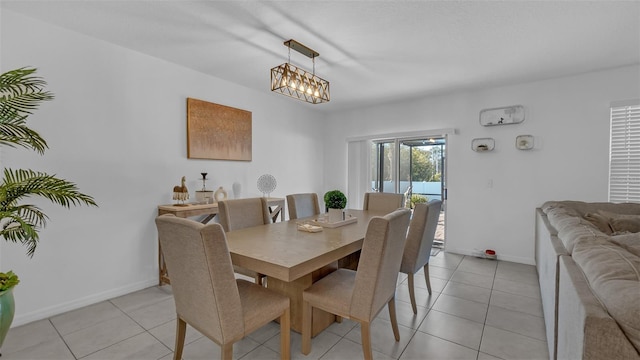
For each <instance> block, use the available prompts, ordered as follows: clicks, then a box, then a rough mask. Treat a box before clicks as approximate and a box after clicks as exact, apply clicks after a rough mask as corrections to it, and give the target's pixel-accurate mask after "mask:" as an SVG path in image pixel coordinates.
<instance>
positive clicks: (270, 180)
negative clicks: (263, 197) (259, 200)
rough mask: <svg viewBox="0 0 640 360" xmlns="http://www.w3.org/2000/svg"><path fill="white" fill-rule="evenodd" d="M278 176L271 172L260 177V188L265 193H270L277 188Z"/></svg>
mask: <svg viewBox="0 0 640 360" xmlns="http://www.w3.org/2000/svg"><path fill="white" fill-rule="evenodd" d="M277 184H278V183H277V182H276V178H274V177H273V175H270V174H264V175H262V176H260V177H259V178H258V190H260V192H261V193H264V194H270V193H272V192H273V190H275V189H276V185H277Z"/></svg>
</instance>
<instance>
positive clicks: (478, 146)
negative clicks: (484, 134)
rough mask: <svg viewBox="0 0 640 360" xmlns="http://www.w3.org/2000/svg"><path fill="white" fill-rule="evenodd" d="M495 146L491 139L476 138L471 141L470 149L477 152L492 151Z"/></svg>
mask: <svg viewBox="0 0 640 360" xmlns="http://www.w3.org/2000/svg"><path fill="white" fill-rule="evenodd" d="M495 146H496V142H495V140H494V139H493V138H476V139H473V140H471V149H472V150H473V151H477V152H485V151H492V150H493V149H494V148H495Z"/></svg>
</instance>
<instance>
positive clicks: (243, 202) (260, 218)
mask: <svg viewBox="0 0 640 360" xmlns="http://www.w3.org/2000/svg"><path fill="white" fill-rule="evenodd" d="M218 221H219V222H220V225H222V228H223V229H224V231H226V232H229V231H233V230H240V229H244V228H248V227H252V226H258V225H265V224H271V217H270V215H269V205H268V204H267V200H266V199H265V198H247V199H233V200H223V201H220V202H218ZM233 269H234V270H235V272H237V273H238V274H242V275H245V276H249V277H252V278H254V279H255V281H256V284H259V285H262V279H263V278H264V275H262V274H258V273H257V272H255V271H252V270H249V269H245V268H243V267H240V266H236V265H233Z"/></svg>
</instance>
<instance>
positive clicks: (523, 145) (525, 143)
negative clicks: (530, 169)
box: [516, 135, 534, 150]
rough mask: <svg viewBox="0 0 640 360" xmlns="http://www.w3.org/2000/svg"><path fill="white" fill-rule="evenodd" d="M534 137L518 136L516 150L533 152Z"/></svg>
mask: <svg viewBox="0 0 640 360" xmlns="http://www.w3.org/2000/svg"><path fill="white" fill-rule="evenodd" d="M533 145H534V144H533V135H518V136H516V149H518V150H531V149H533Z"/></svg>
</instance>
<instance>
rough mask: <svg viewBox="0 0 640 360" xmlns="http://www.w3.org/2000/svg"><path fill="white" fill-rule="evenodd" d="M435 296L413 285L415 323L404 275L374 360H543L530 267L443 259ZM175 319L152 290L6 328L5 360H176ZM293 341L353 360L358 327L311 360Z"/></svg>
mask: <svg viewBox="0 0 640 360" xmlns="http://www.w3.org/2000/svg"><path fill="white" fill-rule="evenodd" d="M429 271H430V274H431V285H432V290H433V294H432V295H431V296H429V294H428V292H427V289H426V284H425V281H424V274H423V273H422V272H419V273H418V274H417V275H416V279H415V280H416V281H415V284H416V286H417V287H416V298H417V302H418V305H419V307H418V314H417V315H414V314H413V311H412V310H411V304H410V303H409V293H408V288H407V281H406V275H404V274H400V276H399V277H398V290H397V293H396V306H397V315H398V323H399V326H400V341H399V342H396V341H395V340H394V338H393V332H392V331H391V325H390V323H389V314H388V312H387V311H386V310H383V311H382V312H381V313H380V314H379V315H378V317H377V318H376V320H375V321H374V322H373V325H372V343H373V350H374V358H375V359H377V360H381V359H400V360H409V359H474V360H475V359H478V360H480V359H483V360H484V359H548V353H547V344H546V341H545V339H546V337H545V329H544V319H543V317H542V316H543V315H542V305H541V301H540V291H539V287H538V278H537V276H536V270H535V267H533V266H529V265H523V264H516V263H511V262H505V261H495V260H485V259H479V258H475V257H469V256H461V255H456V254H448V253H445V252H440V253H439V254H438V255H436V256H435V257H432V259H431V261H430V266H429ZM174 335H175V310H174V304H173V298H172V295H171V288H170V287H169V286H163V287H150V288H147V289H144V290H141V291H137V292H135V293H132V294H128V295H124V296H121V297H118V298H115V299H111V300H109V301H104V302H100V303H97V304H94V305H91V306H87V307H85V308H81V309H78V310H74V311H71V312H68V313H65V314H61V315H58V316H54V317H52V318H49V319H46V320H41V321H36V322H33V323H30V324H27V325H23V326H20V327H16V328H13V329H11V330H10V331H9V334H8V336H7V338H6V340H5V343H4V346H3V348H2V359H3V360H11V359H47V360H55V359H162V360H168V359H172V358H173V347H174ZM279 337H280V336H279V326H278V325H277V324H275V323H271V324H269V325H267V326H265V327H263V328H261V329H259V330H258V331H257V332H255V333H253V334H251V335H249V336H248V337H247V338H245V339H244V340H242V341H240V342H238V343H237V344H236V345H235V346H234V351H233V353H234V359H235V358H237V359H243V360H244V359H247V360H249V359H259V360H262V359H279ZM185 343H186V345H185V349H184V354H183V358H184V359H185V360H195V359H219V357H220V351H219V347H218V346H217V345H216V344H215V343H213V342H212V341H210V340H209V339H207V338H205V337H203V336H202V335H201V334H200V333H198V332H197V331H196V330H194V329H192V328H188V331H187V336H186V341H185ZM300 343H301V338H300V335H299V334H297V333H295V332H292V336H291V357H292V358H293V359H323V360H326V359H340V360H342V359H360V358H362V349H361V346H360V327H359V326H358V325H357V324H356V323H355V322H353V321H350V320H344V321H343V322H342V323H341V324H338V323H334V324H333V325H332V326H330V327H329V328H328V329H327V330H325V331H324V332H322V333H321V334H319V335H318V336H316V337H315V338H314V339H313V340H312V352H311V353H310V354H309V355H308V356H304V355H302V353H301V352H300Z"/></svg>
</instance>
